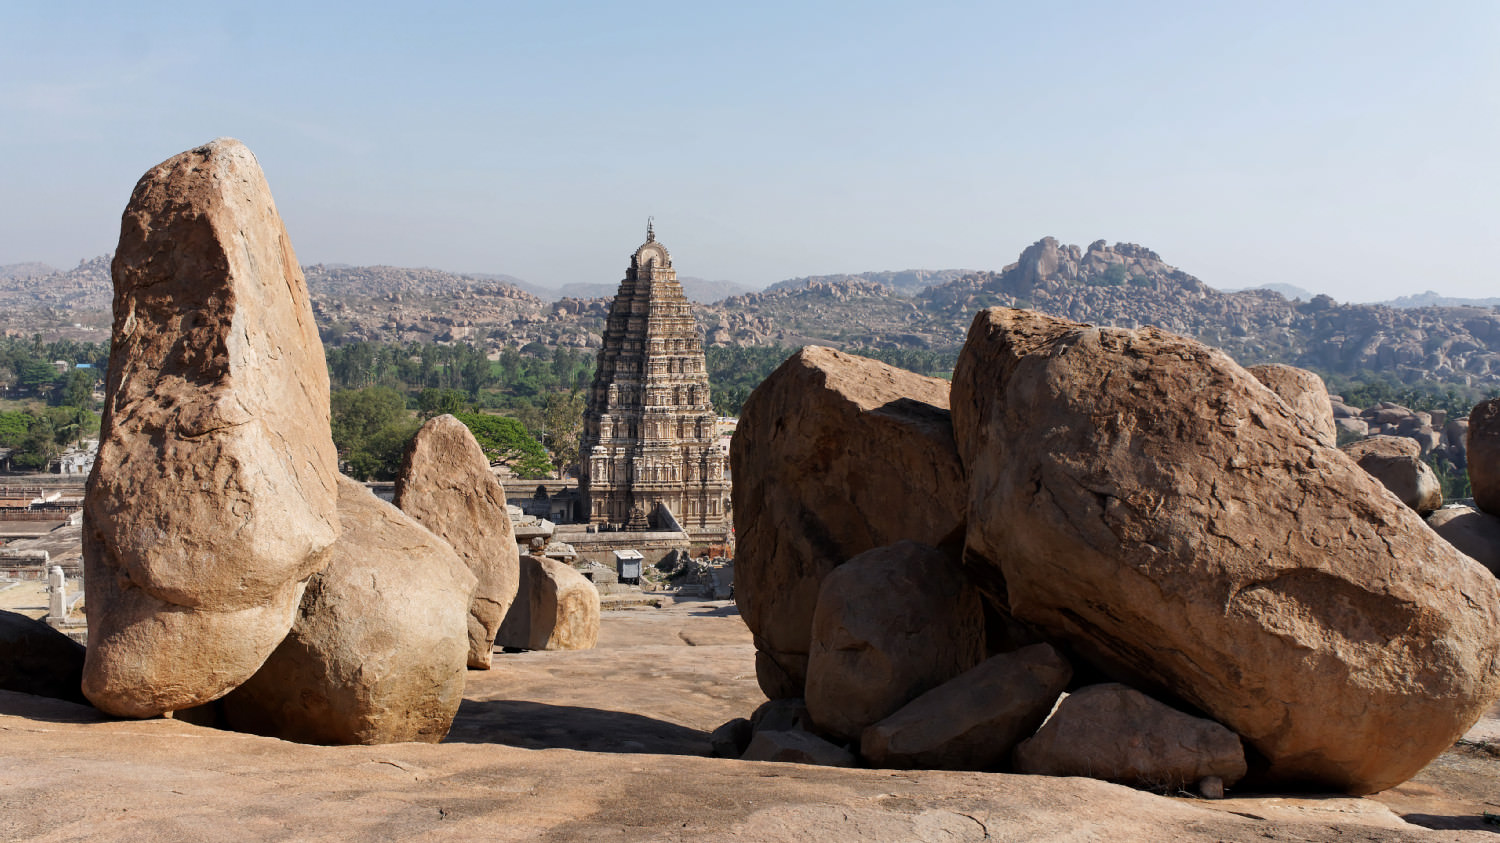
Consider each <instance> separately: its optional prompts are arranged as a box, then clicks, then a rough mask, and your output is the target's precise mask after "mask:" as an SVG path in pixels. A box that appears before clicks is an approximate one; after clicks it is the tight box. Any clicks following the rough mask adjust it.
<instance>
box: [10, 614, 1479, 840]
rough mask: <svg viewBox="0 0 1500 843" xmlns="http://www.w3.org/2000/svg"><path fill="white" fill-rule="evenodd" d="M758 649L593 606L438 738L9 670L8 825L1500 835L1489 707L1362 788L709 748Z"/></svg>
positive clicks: (367, 832) (494, 831)
mask: <svg viewBox="0 0 1500 843" xmlns="http://www.w3.org/2000/svg"><path fill="white" fill-rule="evenodd" d="M753 664H754V658H753V648H752V646H751V643H750V635H749V633H748V632H747V631H746V629H745V626H744V624H743V623H742V622H741V621H740V619H739V617H738V615H737V614H736V613H735V610H734V607H733V605H732V604H726V603H716V602H691V603H679V604H676V605H670V606H667V607H665V608H661V609H656V608H638V609H627V610H620V611H613V612H606V613H605V615H604V621H603V624H602V630H601V635H600V643H599V648H598V649H596V650H591V651H584V652H553V653H515V654H506V655H504V656H500V655H497V656H496V660H495V665H496V666H495V669H494V670H491V671H488V672H482V671H471V672H470V673H469V686H468V691H467V694H466V697H467V699H466V701H465V702H464V704H463V707H462V708H461V709H460V711H459V714H458V717H457V719H456V721H455V723H454V726H453V731H452V733H451V734H450V736H449V739H448V741H447V742H445V743H443V744H440V745H426V744H397V745H390V746H374V747H317V746H303V745H299V744H292V743H286V742H283V741H278V740H272V739H268V738H259V737H254V736H249V735H239V734H234V733H230V732H221V731H216V730H213V729H208V728H203V727H199V726H193V725H190V724H188V723H183V722H180V721H175V720H148V721H114V720H108V719H106V718H104V717H102V716H100V715H99V714H98V713H97V712H95V711H94V710H93V709H89V708H85V707H81V706H76V705H71V704H68V703H63V702H58V701H54V700H44V699H41V698H38V697H31V696H26V695H22V694H10V693H5V692H0V840H6V841H19V840H26V841H69V840H88V841H111V840H130V841H136V840H152V841H179V840H181V841H189V840H191V841H217V840H225V841H230V840H233V841H241V840H298V841H302V840H330V841H331V840H340V841H344V840H354V841H365V840H371V841H373V840H398V839H399V840H408V841H423V840H590V841H627V840H629V841H633V840H652V841H656V840H661V841H672V840H730V839H733V840H747V841H796V843H812V841H824V840H831V841H838V840H882V841H913V840H918V841H939V840H941V841H957V840H983V839H995V840H1039V839H1043V840H1101V841H1110V843H1116V842H1117V841H1125V840H1143V839H1149V840H1152V841H1167V840H1234V841H1251V840H1254V841H1264V840H1314V841H1335V840H1338V841H1347V840H1371V841H1396V840H1475V841H1483V840H1495V841H1500V835H1497V834H1495V833H1500V826H1493V825H1487V824H1486V823H1485V822H1484V820H1483V814H1484V812H1485V811H1490V812H1494V813H1500V719H1496V718H1497V717H1500V710H1496V711H1492V712H1491V717H1490V718H1487V719H1486V720H1483V721H1481V722H1480V725H1479V726H1478V727H1476V729H1475V730H1474V731H1472V732H1470V733H1469V735H1468V736H1467V737H1466V739H1465V741H1464V742H1462V743H1460V744H1459V745H1458V746H1457V747H1455V748H1454V749H1453V750H1451V751H1449V752H1448V753H1446V754H1445V755H1443V756H1442V757H1441V758H1439V759H1438V760H1437V761H1435V762H1434V763H1433V764H1432V765H1431V766H1429V767H1428V768H1427V769H1426V770H1425V771H1423V773H1422V774H1421V775H1420V776H1418V777H1417V779H1415V780H1414V781H1412V782H1410V783H1408V784H1406V785H1403V786H1402V787H1400V788H1396V789H1394V790H1392V791H1388V792H1387V793H1384V794H1380V795H1379V796H1377V797H1374V798H1367V799H1353V798H1347V797H1326V798H1320V797H1317V796H1309V795H1305V794H1304V795H1285V794H1283V795H1250V796H1233V797H1231V798H1229V799H1225V800H1222V801H1217V802H1210V801H1205V800H1198V799H1191V798H1186V797H1164V796H1156V795H1152V794H1148V793H1142V792H1139V791H1135V790H1130V789H1128V788H1124V787H1119V786H1116V785H1111V784H1106V783H1103V782H1098V781H1093V780H1089V779H1048V778H1043V777H1036V776H1014V775H1001V774H988V773H950V772H897V771H889V770H839V769H832V768H822V767H809V766H803V765H796V764H771V763H761V762H745V761H735V760H726V759H716V758H708V757H705V756H706V754H707V751H708V732H709V731H710V730H712V729H713V728H714V727H716V726H718V725H719V724H720V723H722V722H724V721H726V720H728V719H730V718H732V717H737V716H747V715H749V713H750V712H751V711H752V710H754V708H755V707H756V706H757V705H758V704H760V702H762V700H763V698H762V696H761V694H760V692H759V690H758V688H757V686H756V683H755V674H754V667H753ZM1403 817H1404V818H1405V819H1403ZM1433 827H1436V829H1437V830H1434V828H1433Z"/></svg>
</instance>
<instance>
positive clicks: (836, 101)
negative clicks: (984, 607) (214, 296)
mask: <svg viewBox="0 0 1500 843" xmlns="http://www.w3.org/2000/svg"><path fill="white" fill-rule="evenodd" d="M418 5H419V4H405V3H403V4H396V3H385V2H366V3H362V4H357V5H356V4H348V6H345V5H343V4H338V5H331V6H328V5H322V4H318V3H312V2H297V3H281V2H258V3H253V4H246V3H193V4H188V3H183V4H180V5H176V6H168V5H166V4H158V3H151V2H133V3H117V2H111V3H102V2H98V3H95V2H75V3H63V2H56V1H55V0H44V1H39V2H33V0H7V2H5V3H3V4H0V264H4V263H18V262H22V261H33V260H35V261H43V262H46V263H50V264H53V265H55V266H61V267H67V266H71V265H73V264H74V263H76V262H77V261H78V260H79V259H81V258H85V257H92V256H95V255H99V254H103V253H106V252H109V251H112V250H113V248H114V242H115V240H116V238H117V237H118V233H119V217H120V213H121V211H123V210H124V206H125V203H126V201H127V200H128V199H129V196H130V191H131V188H132V186H133V185H134V183H135V181H136V179H138V178H139V177H140V176H141V174H142V173H144V172H145V171H146V170H147V169H148V168H149V167H151V166H153V165H154V164H156V163H158V162H159V161H162V160H164V159H166V158H168V157H170V156H172V155H174V154H176V153H178V152H180V151H182V150H185V149H188V148H191V147H193V146H195V145H197V144H200V143H202V142H204V141H207V140H209V139H211V138H214V137H218V136H230V137H237V138H239V139H241V140H242V141H244V142H245V143H246V144H248V145H249V146H250V148H251V149H252V150H254V151H255V153H256V155H257V156H258V157H259V159H260V162H261V165H262V167H263V168H264V169H265V171H266V175H267V178H268V179H269V181H270V184H271V188H272V191H273V193H274V194H275V197H276V201H277V205H278V207H279V208H280V210H281V213H282V216H283V218H284V219H285V221H286V224H287V228H288V230H289V231H290V233H291V238H292V242H293V244H294V245H295V247H296V249H297V253H298V256H299V258H300V259H301V260H302V262H304V263H315V262H330V263H331V262H342V263H354V264H374V263H387V264H395V265H403V266H431V267H437V268H440V269H447V270H452V271H459V272H497V273H509V274H513V275H516V276H519V277H521V278H524V279H527V280H529V281H534V282H536V283H540V284H544V285H552V286H555V285H558V284H563V283H569V282H594V283H614V282H616V281H618V280H619V279H620V277H621V276H622V275H623V272H624V269H625V265H626V263H627V262H628V257H629V255H630V253H631V252H632V251H633V250H634V249H635V247H636V246H637V245H638V244H639V243H640V241H641V240H642V238H643V236H644V227H645V221H646V217H647V215H655V217H656V222H657V231H658V233H659V235H660V237H661V239H662V241H663V242H664V243H666V244H667V246H668V247H669V248H670V249H671V250H672V253H673V258H674V262H675V264H676V267H677V269H678V271H679V272H680V273H682V274H684V275H693V276H699V277H704V278H711V279H722V280H729V281H736V282H740V283H743V284H748V285H751V286H761V285H764V284H767V283H770V282H773V281H777V280H780V279H782V278H788V277H792V276H799V275H809V274H825V273H834V272H858V271H864V270H878V269H906V268H915V267H923V268H931V269H939V268H959V267H962V268H971V269H999V268H1001V267H1002V266H1004V265H1006V264H1008V263H1010V262H1012V261H1013V260H1015V258H1016V255H1017V254H1018V253H1019V252H1020V250H1021V249H1022V248H1024V247H1025V246H1026V245H1028V244H1029V243H1031V242H1033V241H1035V240H1037V239H1039V238H1041V237H1043V236H1045V235H1053V236H1055V237H1057V238H1059V239H1060V240H1062V241H1064V242H1070V243H1078V244H1081V245H1083V244H1087V243H1089V242H1090V241H1093V240H1096V239H1100V238H1104V239H1107V240H1109V241H1111V242H1114V241H1129V242H1136V243H1141V244H1143V245H1146V246H1149V247H1151V248H1153V249H1155V250H1156V251H1157V252H1159V253H1160V254H1161V255H1162V257H1163V258H1164V259H1165V260H1166V261H1167V262H1169V263H1171V264H1174V265H1176V266H1178V267H1180V268H1182V269H1183V270H1186V271H1187V272H1190V273H1192V274H1194V275H1197V276H1198V277H1200V278H1202V279H1203V280H1204V281H1206V282H1207V283H1209V284H1210V285H1213V286H1217V287H1224V288H1232V287H1240V286H1250V285H1255V284H1261V283H1274V282H1282V283H1290V284H1296V285H1299V286H1302V287H1305V288H1307V289H1310V290H1314V291H1319V292H1327V293H1329V294H1331V295H1333V296H1334V297H1335V298H1338V299H1340V300H1344V301H1366V300H1376V299H1383V298H1389V297H1393V296H1396V295H1401V294H1406V293H1414V292H1421V291H1423V290H1427V289H1429V288H1431V289H1436V290H1438V291H1440V292H1443V293H1445V294H1448V295H1456V296H1500V273H1497V270H1496V257H1497V254H1500V252H1497V247H1500V163H1497V158H1500V2H1496V0H1468V2H1442V0H1436V1H1435V2H1424V3H1414V2H1399V3H1397V2H1381V1H1380V0H1360V2H1316V0H1299V2H1274V1H1273V2H1257V3H1244V2H1236V3H1229V2H1215V1H1214V0H1194V1H1193V2H1176V3H1154V2H1131V3H1121V2H1037V0H1029V2H1026V3H1007V2H962V3H960V2H942V0H927V2H920V3H918V2H902V3H891V2H880V0H863V2H842V3H834V2H827V3H818V2H813V1H812V0H804V2H776V1H775V0H772V1H771V2H755V3H727V2H712V1H711V0H695V2H680V3H677V2H644V1H642V2H630V3H623V2H622V3H604V2H565V0H553V1H552V2H535V3H531V2H491V3H438V2H429V3H425V4H420V6H421V8H415V7H417V6H418Z"/></svg>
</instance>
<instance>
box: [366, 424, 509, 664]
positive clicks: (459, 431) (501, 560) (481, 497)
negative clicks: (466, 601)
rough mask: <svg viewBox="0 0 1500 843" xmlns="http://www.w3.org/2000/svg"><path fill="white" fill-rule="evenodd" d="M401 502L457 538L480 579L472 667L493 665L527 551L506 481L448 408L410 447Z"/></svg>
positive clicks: (399, 484) (400, 479)
mask: <svg viewBox="0 0 1500 843" xmlns="http://www.w3.org/2000/svg"><path fill="white" fill-rule="evenodd" d="M395 502H396V506H398V507H400V508H401V511H402V512H405V513H406V514H407V515H410V516H411V517H412V518H415V519H416V520H417V523H419V524H421V525H422V526H424V527H426V528H427V529H429V530H431V531H432V532H434V533H436V534H437V535H438V536H439V537H441V538H442V539H443V540H445V541H447V542H448V544H450V545H452V546H453V549H454V550H455V551H457V552H458V556H459V558H460V559H462V560H463V561H464V564H465V565H468V566H469V573H471V574H473V575H474V578H475V579H476V580H478V583H479V584H478V587H476V588H475V590H474V602H473V603H472V604H471V605H470V606H469V667H473V668H478V669H480V670H488V669H489V667H490V659H491V656H492V654H493V652H494V649H495V633H496V632H497V631H499V629H500V622H501V621H502V620H504V618H505V613H506V612H507V611H509V610H510V606H511V604H512V603H514V602H515V599H516V589H517V587H518V585H519V580H520V576H521V574H520V571H519V566H520V551H519V549H517V547H516V533H515V530H514V528H512V527H511V524H510V516H509V515H508V514H506V511H505V488H504V487H502V486H501V485H500V481H498V480H496V479H495V473H494V472H493V471H491V470H490V461H489V459H487V458H486V457H485V455H484V451H483V450H482V449H481V448H480V447H479V443H478V442H477V441H475V439H474V434H472V433H470V432H469V428H467V427H465V426H464V423H463V422H461V421H459V420H458V419H456V418H454V417H453V416H448V415H443V416H437V417H436V418H433V419H431V420H430V421H428V422H427V423H426V424H424V425H422V429H421V430H418V431H417V435H416V436H414V437H412V440H411V442H410V443H409V444H408V445H407V446H406V457H405V459H404V460H403V461H402V463H401V473H400V475H398V476H397V477H396V496H395Z"/></svg>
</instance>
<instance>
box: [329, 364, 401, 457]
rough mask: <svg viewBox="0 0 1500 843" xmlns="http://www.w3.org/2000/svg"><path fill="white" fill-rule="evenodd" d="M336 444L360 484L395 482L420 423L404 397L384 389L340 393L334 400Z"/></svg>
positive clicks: (333, 431) (333, 415)
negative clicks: (365, 482)
mask: <svg viewBox="0 0 1500 843" xmlns="http://www.w3.org/2000/svg"><path fill="white" fill-rule="evenodd" d="M329 403H330V407H331V409H332V419H331V424H330V426H331V428H332V433H333V444H334V446H335V447H337V448H338V451H339V454H340V456H341V457H342V458H343V461H344V466H345V469H344V470H345V471H346V472H347V473H348V474H349V476H350V477H353V478H354V479H356V480H392V479H395V477H396V474H397V472H399V471H400V470H401V457H402V454H403V453H404V451H405V449H406V443H407V442H409V441H411V437H412V435H413V434H415V433H416V432H417V428H418V426H419V425H418V423H417V421H416V420H415V419H413V418H412V415H411V413H410V412H409V411H408V410H407V409H406V401H405V399H403V398H402V397H401V393H399V392H397V391H396V390H394V389H391V388H389V387H383V386H372V387H369V388H368V389H354V390H348V389H346V390H338V391H336V392H334V393H333V394H332V395H331V396H330V402H329Z"/></svg>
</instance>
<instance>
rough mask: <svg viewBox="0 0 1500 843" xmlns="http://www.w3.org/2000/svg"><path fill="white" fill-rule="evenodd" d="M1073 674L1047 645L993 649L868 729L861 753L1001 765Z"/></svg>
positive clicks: (885, 758)
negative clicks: (994, 652) (971, 666)
mask: <svg viewBox="0 0 1500 843" xmlns="http://www.w3.org/2000/svg"><path fill="white" fill-rule="evenodd" d="M1072 678H1073V668H1072V666H1071V665H1069V664H1068V661H1067V659H1064V658H1063V657H1062V655H1061V654H1059V653H1058V652H1057V650H1056V649H1054V648H1053V647H1052V646H1051V645H1048V644H1033V645H1031V646H1030V647H1023V648H1022V649H1020V650H1016V651H1014V652H1010V653H1002V654H1000V655H998V656H991V657H990V658H988V659H986V660H984V661H983V662H980V664H979V666H978V667H975V668H974V669H972V670H969V671H967V672H965V673H963V674H961V675H960V676H958V677H956V678H954V679H952V680H950V681H948V682H946V683H944V684H942V685H939V686H937V687H936V688H933V689H932V690H931V691H928V692H927V693H925V694H923V695H922V696H920V697H917V698H916V699H914V700H912V701H911V702H910V703H907V704H906V705H905V706H904V707H902V708H901V710H899V711H897V712H896V713H895V714H892V715H891V716H890V717H887V718H885V719H884V720H882V721H880V722H879V723H876V724H875V725H873V726H871V727H869V728H868V729H865V731H864V734H862V735H861V736H860V739H859V754H860V755H862V756H864V759H865V760H866V761H868V762H869V763H870V764H871V766H875V767H896V768H902V769H924V770H996V769H1000V768H1002V767H1004V766H1005V764H1006V761H1007V760H1008V759H1009V758H1010V754H1011V750H1013V749H1015V746H1016V743H1017V742H1018V741H1020V740H1021V739H1023V738H1025V737H1027V736H1029V735H1031V734H1032V733H1033V732H1035V731H1036V730H1037V727H1038V726H1040V725H1042V721H1044V720H1046V719H1047V714H1048V712H1050V711H1052V706H1053V704H1054V703H1056V702H1057V698H1058V695H1060V694H1061V693H1062V692H1063V689H1064V688H1066V687H1067V686H1068V680H1070V679H1072Z"/></svg>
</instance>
